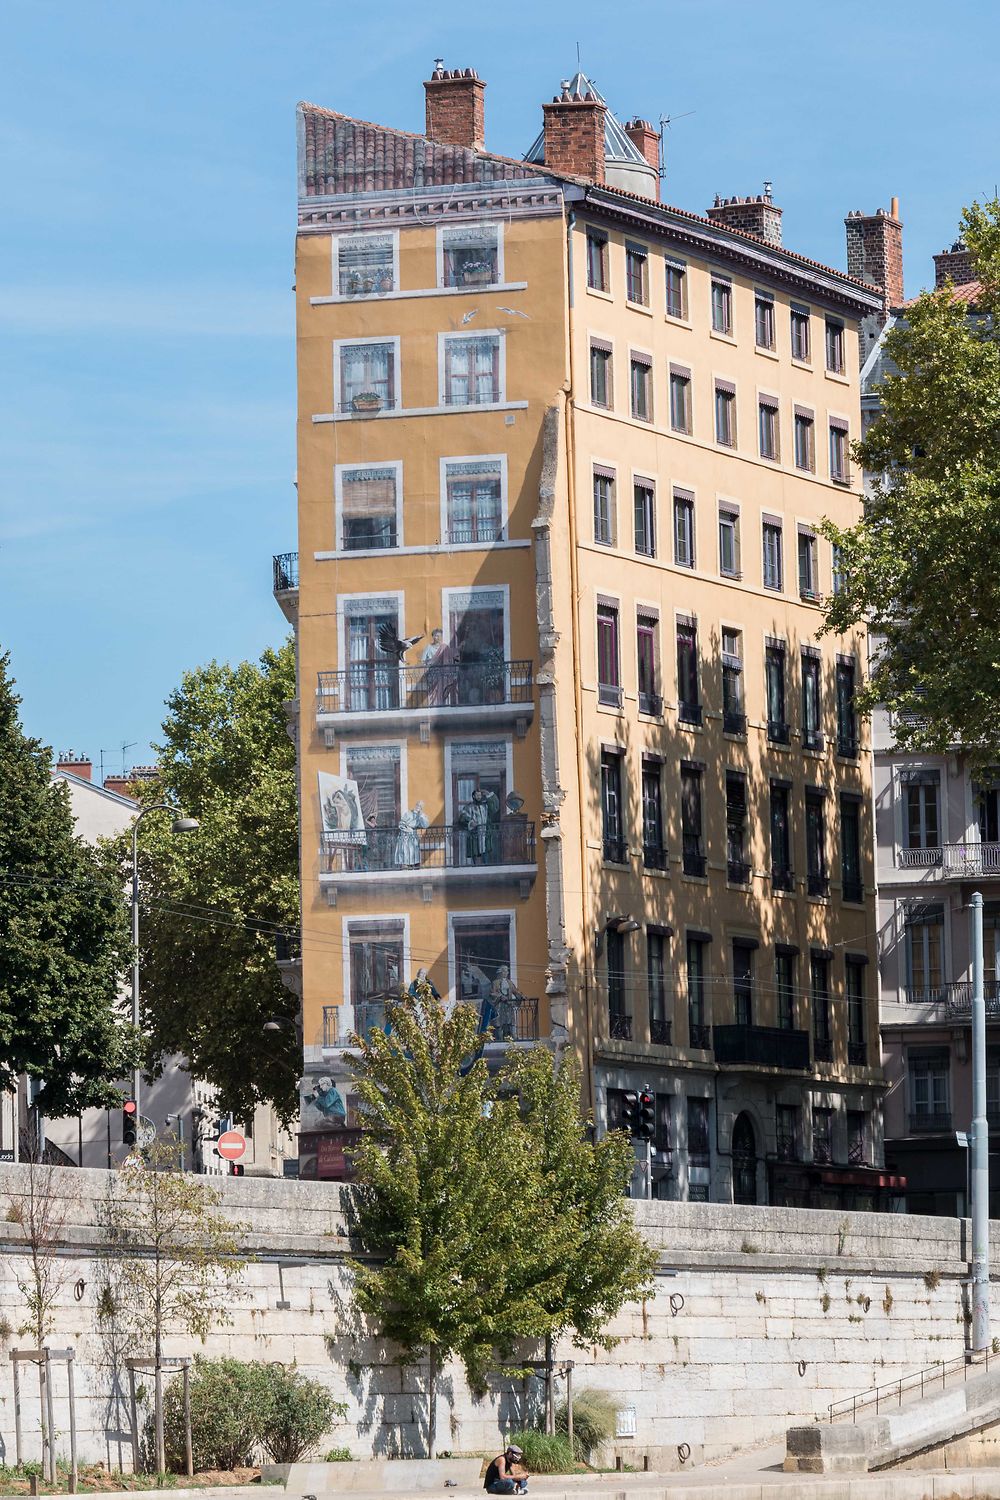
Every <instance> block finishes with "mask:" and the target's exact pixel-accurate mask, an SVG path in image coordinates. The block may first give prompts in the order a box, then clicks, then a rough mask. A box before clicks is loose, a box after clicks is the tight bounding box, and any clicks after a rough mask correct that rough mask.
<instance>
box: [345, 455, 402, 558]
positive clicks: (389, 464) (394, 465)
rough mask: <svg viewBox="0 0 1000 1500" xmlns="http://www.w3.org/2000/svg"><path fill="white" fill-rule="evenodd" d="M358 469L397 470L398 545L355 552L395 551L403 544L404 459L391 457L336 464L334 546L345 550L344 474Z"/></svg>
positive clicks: (354, 550)
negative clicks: (381, 459)
mask: <svg viewBox="0 0 1000 1500" xmlns="http://www.w3.org/2000/svg"><path fill="white" fill-rule="evenodd" d="M358 469H395V471H396V546H395V547H373V548H355V549H353V550H352V552H351V553H349V554H348V556H353V555H354V552H358V551H360V552H362V553H364V552H366V551H373V552H395V551H397V550H398V549H399V548H400V547H402V546H403V460H402V459H401V458H389V459H386V460H385V462H382V463H371V464H335V465H334V470H333V524H334V546H335V547H336V549H337V551H338V552H342V551H343V550H344V475H345V474H350V473H353V472H355V471H356V470H358Z"/></svg>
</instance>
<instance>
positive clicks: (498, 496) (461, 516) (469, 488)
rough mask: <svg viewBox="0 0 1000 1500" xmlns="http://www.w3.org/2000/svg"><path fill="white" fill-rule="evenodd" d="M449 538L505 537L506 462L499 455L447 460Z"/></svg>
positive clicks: (488, 539) (483, 539) (456, 541)
mask: <svg viewBox="0 0 1000 1500" xmlns="http://www.w3.org/2000/svg"><path fill="white" fill-rule="evenodd" d="M444 472H445V481H444V482H445V499H446V503H447V514H448V535H447V540H448V541H449V542H451V543H453V544H456V545H458V544H460V543H463V542H483V543H485V544H488V543H491V542H499V541H502V540H503V534H504V517H503V463H502V460H501V459H499V458H481V459H471V460H468V461H462V462H459V461H457V460H448V461H447V462H446V463H445V470H444Z"/></svg>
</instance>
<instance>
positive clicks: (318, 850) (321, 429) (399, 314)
mask: <svg viewBox="0 0 1000 1500" xmlns="http://www.w3.org/2000/svg"><path fill="white" fill-rule="evenodd" d="M425 91H426V111H427V123H426V131H425V134H424V135H423V136H415V135H411V134H407V133H405V132H402V131H398V130H394V129H391V128H389V127H384V126H379V125H372V124H368V123H366V122H363V121H359V120H354V119H350V118H348V117H346V116H344V115H340V114H336V113H334V112H332V111H329V110H325V109H320V108H318V107H315V106H313V105H302V106H300V110H299V213H298V236H297V270H296V287H297V292H296V297H297V330H298V333H297V337H298V392H299V402H298V410H299V419H298V442H299V468H298V492H299V537H298V554H297V561H296V558H295V555H294V554H290V555H288V556H286V557H284V558H281V559H276V572H275V587H276V593H277V595H278V598H279V600H280V601H281V603H282V605H283V607H284V608H285V610H286V613H287V614H288V616H289V618H291V619H293V620H294V621H295V625H296V634H297V645H298V673H299V697H298V701H297V705H296V710H297V732H298V747H299V768H300V776H301V786H300V793H301V866H302V867H301V874H302V998H303V1026H304V1049H305V1077H304V1081H303V1086H302V1121H301V1127H302V1136H301V1162H302V1167H301V1169H302V1171H303V1174H304V1175H315V1176H322V1177H332V1178H336V1177H340V1176H342V1175H343V1174H344V1171H345V1160H344V1154H343V1153H344V1147H345V1144H346V1143H348V1142H349V1140H350V1136H351V1132H352V1130H353V1128H354V1124H355V1121H354V1116H353V1106H352V1100H351V1056H352V1054H351V1050H350V1036H351V1033H352V1032H353V1031H354V1030H355V1029H366V1028H368V1027H370V1026H372V1025H382V1024H384V1019H385V1006H386V1003H387V1000H389V999H391V997H392V996H393V995H394V994H396V993H398V992H399V989H400V988H401V987H406V986H408V985H410V984H411V983H412V982H414V981H415V979H416V976H417V975H418V974H419V972H420V971H421V970H425V971H426V974H427V976H428V978H429V979H430V981H431V983H432V984H433V985H434V987H435V988H436V990H437V991H438V992H439V994H440V995H441V996H443V997H445V998H447V999H448V1000H450V1001H454V1000H458V999H460V998H461V999H465V1000H468V1001H470V1002H472V1003H473V1004H475V1005H476V1006H477V1007H478V1008H479V1011H480V1015H481V1017H482V1024H483V1029H484V1033H486V1035H487V1038H488V1039H487V1040H486V1042H485V1045H486V1052H487V1056H488V1057H493V1056H497V1057H499V1056H500V1055H502V1053H503V1051H504V1050H505V1049H506V1048H507V1047H509V1046H511V1045H514V1046H521V1045H529V1044H531V1043H533V1042H536V1041H542V1042H545V1043H547V1044H548V1045H550V1046H552V1047H553V1048H556V1049H561V1048H565V1047H569V1048H572V1049H574V1050H575V1052H576V1053H577V1054H578V1056H579V1058H580V1061H581V1063H582V1065H583V1068H584V1075H585V1079H586V1085H585V1094H586V1097H585V1100H584V1103H585V1105H586V1107H587V1108H589V1109H592V1110H593V1113H594V1117H595V1121H596V1124H597V1128H598V1129H599V1130H604V1129H607V1128H613V1127H614V1126H616V1125H618V1124H620V1123H622V1122H623V1121H625V1120H627V1119H628V1118H629V1114H630V1111H631V1110H632V1109H634V1107H635V1102H636V1101H635V1099H634V1097H633V1096H634V1095H637V1094H638V1095H643V1094H645V1095H648V1096H649V1101H648V1108H649V1110H650V1112H651V1113H652V1114H653V1116H654V1119H653V1123H652V1127H651V1130H652V1136H653V1139H652V1141H651V1142H650V1144H649V1148H648V1149H644V1148H643V1149H639V1148H637V1169H636V1177H635V1182H634V1190H635V1191H636V1192H637V1193H642V1194H651V1195H653V1196H660V1197H673V1198H689V1199H712V1200H720V1201H730V1200H733V1199H735V1200H736V1201H740V1202H778V1203H806V1204H818V1205H825V1206H829V1205H844V1206H850V1205H858V1206H868V1205H874V1204H877V1203H880V1202H882V1201H884V1199H885V1196H886V1193H887V1190H888V1184H887V1181H886V1179H885V1178H884V1176H883V1175H882V1172H881V1162H882V1143H881V1125H880V1118H881V1096H882V1091H883V1088H884V1084H883V1078H882V1072H881V1066H880V1056H879V1041H878V1016H877V986H876V982H875V975H876V964H875V906H874V876H873V864H872V829H871V807H870V791H871V757H870V749H869V745H868V743H867V740H866V738H865V737H864V735H863V733H862V731H861V728H860V726H859V724H858V722H857V720H856V717H855V713H854V705H853V695H854V690H855V687H856V684H857V681H858V678H859V675H860V672H861V670H862V663H863V661H864V649H863V644H864V643H863V641H862V640H861V639H860V638H858V637H851V638H849V639H848V638H844V639H834V638H832V637H821V636H820V633H819V632H820V625H821V620H822V614H821V608H820V604H821V600H822V599H823V597H824V596H825V595H826V594H828V593H829V592H830V591H831V590H832V589H834V588H836V586H837V578H836V560H835V559H834V558H833V557H832V556H831V551H830V547H829V545H828V544H827V543H826V542H825V541H824V539H823V538H822V537H821V536H820V535H819V534H818V530H817V527H818V523H819V522H820V520H821V519H822V517H824V516H832V517H834V518H835V519H837V520H838V521H841V522H844V521H848V520H850V519H852V518H853V517H854V516H855V514H856V513H857V510H858V506H859V503H860V492H861V486H860V475H856V474H854V473H852V471H851V468H850V446H849V445H850V441H851V439H852V437H854V436H855V435H857V432H858V429H859V423H860V415H859V413H860V398H859V384H858V365H859V360H858V326H859V322H860V320H861V319H862V318H864V317H866V316H871V315H872V314H874V313H875V312H877V310H878V309H879V308H880V307H881V296H880V292H879V289H878V288H876V287H873V286H871V285H867V284H865V283H863V282H861V281H859V280H855V279H852V278H851V277H849V276H847V275H845V274H844V273H842V272H840V271H836V270H832V269H829V268H827V267H825V266H821V265H819V264H817V263H815V262H813V261H810V260H807V259H805V258H803V257H802V256H800V255H796V254H792V253H791V252H790V251H788V250H786V249H784V248H783V246H782V244H781V211H780V209H778V208H777V207H776V206H775V205H774V204H773V202H772V201H771V197H770V193H769V191H766V192H765V193H764V194H763V195H761V196H760V197H759V198H755V199H733V200H727V201H725V202H717V203H716V204H715V205H714V206H713V208H712V209H710V210H709V211H708V213H707V215H704V216H702V215H698V214H692V213H687V212H685V211H683V210H680V209H676V208H671V207H668V206H667V205H665V204H663V203H661V202H660V201H659V172H658V156H657V151H658V144H659V143H658V138H657V136H656V134H655V133H654V132H653V130H652V129H651V127H650V126H649V125H648V124H646V123H645V122H643V121H641V120H633V121H630V122H628V123H627V124H626V125H625V126H624V127H623V126H622V125H621V124H620V123H619V121H618V120H617V119H615V117H614V116H613V114H612V113H611V111H610V110H609V109H608V108H607V106H606V104H605V102H604V101H603V99H601V97H600V96H599V95H598V94H597V92H596V90H595V89H594V88H593V86H592V85H591V84H590V83H589V82H588V80H587V79H586V78H585V77H584V76H583V75H582V74H578V75H577V77H576V78H575V79H573V80H572V82H570V83H568V84H567V85H564V87H563V89H562V91H561V93H560V95H558V96H557V97H556V98H554V99H553V100H552V101H551V102H550V103H547V104H545V105H544V106H543V109H542V114H543V127H542V131H541V133H540V135H539V136H538V139H537V140H536V141H535V142H534V144H533V145H532V146H531V147H530V148H529V150H528V152H527V154H526V156H525V158H524V159H523V160H514V159H508V158H505V157H501V156H497V155H495V154H492V153H490V152H488V151H487V150H486V149H485V143H484V94H485V85H484V84H483V83H482V81H481V80H480V79H479V78H478V77H476V76H475V74H474V73H472V72H471V70H464V71H461V70H459V71H454V72H449V71H447V70H445V69H444V68H443V66H442V65H441V64H440V63H439V64H437V65H436V67H435V70H434V74H433V76H432V78H431V79H430V80H428V82H427V83H426V84H425Z"/></svg>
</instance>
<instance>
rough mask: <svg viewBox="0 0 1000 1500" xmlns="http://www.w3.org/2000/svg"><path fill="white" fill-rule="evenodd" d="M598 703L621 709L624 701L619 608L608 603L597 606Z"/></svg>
mask: <svg viewBox="0 0 1000 1500" xmlns="http://www.w3.org/2000/svg"><path fill="white" fill-rule="evenodd" d="M597 701H598V703H604V704H607V705H608V706H609V707H611V708H620V707H621V701H622V681H621V669H620V666H619V654H618V606H617V604H611V603H607V602H600V603H598V606H597Z"/></svg>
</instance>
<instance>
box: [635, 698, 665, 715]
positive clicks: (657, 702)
mask: <svg viewBox="0 0 1000 1500" xmlns="http://www.w3.org/2000/svg"><path fill="white" fill-rule="evenodd" d="M639 712H640V713H641V714H649V716H650V718H653V719H661V718H662V717H663V696H662V694H661V693H640V694H639Z"/></svg>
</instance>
